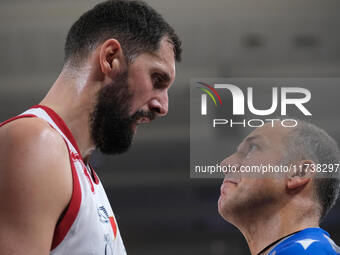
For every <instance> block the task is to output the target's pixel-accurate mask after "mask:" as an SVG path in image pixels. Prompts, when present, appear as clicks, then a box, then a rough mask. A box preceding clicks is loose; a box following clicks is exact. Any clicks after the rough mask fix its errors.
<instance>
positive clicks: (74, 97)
mask: <svg viewBox="0 0 340 255" xmlns="http://www.w3.org/2000/svg"><path fill="white" fill-rule="evenodd" d="M78 77H81V78H78ZM88 78H89V77H86V76H85V77H84V76H81V75H79V76H76V75H75V76H71V77H70V76H68V75H65V74H63V73H61V74H60V76H59V77H58V79H57V80H56V82H55V83H54V84H53V86H52V88H51V89H50V91H49V92H48V94H47V95H46V96H45V98H44V99H43V100H42V101H41V102H40V104H41V105H45V106H47V107H50V108H51V109H53V110H54V111H55V112H56V113H57V114H58V115H59V116H60V117H61V118H62V119H63V120H64V122H65V123H66V125H67V127H68V128H69V129H70V131H71V133H72V134H73V136H74V138H75V140H76V142H77V145H78V147H79V150H80V153H81V156H82V157H83V159H85V160H87V159H88V158H89V156H90V155H91V153H92V152H93V151H94V149H95V146H94V144H93V142H92V140H91V136H90V127H89V118H90V114H91V112H92V110H93V106H94V100H95V98H96V91H97V90H98V88H95V86H89V85H88Z"/></svg>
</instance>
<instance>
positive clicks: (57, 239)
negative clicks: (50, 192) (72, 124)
mask: <svg viewBox="0 0 340 255" xmlns="http://www.w3.org/2000/svg"><path fill="white" fill-rule="evenodd" d="M32 108H42V109H43V110H46V109H49V108H47V107H40V106H33V107H32ZM45 108H46V109H45ZM46 112H47V113H48V114H49V115H50V117H51V118H52V120H53V121H54V122H55V123H56V124H57V125H58V127H59V128H60V130H62V131H63V132H65V133H64V134H65V135H66V136H67V137H68V138H69V139H73V140H74V138H73V136H72V134H71V132H70V131H69V129H68V128H67V126H66V125H65V123H64V121H63V120H62V119H61V118H60V117H59V116H58V115H57V114H56V113H55V112H54V111H52V110H51V109H49V110H46ZM27 117H31V118H34V117H38V116H36V115H34V114H23V115H18V116H15V117H13V118H10V119H8V120H6V121H4V122H2V123H0V127H2V126H4V125H5V124H7V123H8V122H11V121H14V120H16V119H21V118H27ZM49 124H50V123H49ZM50 126H51V124H50ZM51 127H52V126H51ZM52 128H53V127H52ZM67 132H68V133H69V134H67ZM69 135H71V136H69ZM64 141H65V139H64ZM70 142H72V140H70ZM65 144H66V146H67V149H68V151H69V157H70V164H71V171H72V180H73V188H72V197H71V200H70V203H69V204H68V206H67V208H66V209H65V211H64V214H63V216H62V218H61V219H60V221H59V222H58V223H57V225H56V227H55V229H54V235H53V240H52V247H51V250H53V249H54V248H55V247H57V246H58V245H59V244H60V243H61V242H62V241H63V240H64V238H65V236H66V234H67V232H68V231H69V230H70V228H71V226H72V224H73V222H74V220H75V219H76V217H77V215H78V212H79V209H80V203H81V189H80V183H79V179H78V174H77V170H76V168H75V166H74V162H73V160H72V156H71V150H70V148H69V146H68V144H67V142H66V141H65ZM72 144H73V146H74V147H75V149H76V150H78V151H79V149H78V147H77V144H76V143H75V141H74V143H73V142H72Z"/></svg>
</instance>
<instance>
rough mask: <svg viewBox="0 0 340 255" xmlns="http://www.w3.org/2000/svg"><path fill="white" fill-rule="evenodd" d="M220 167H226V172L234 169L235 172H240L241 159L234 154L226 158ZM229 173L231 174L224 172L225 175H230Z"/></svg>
mask: <svg viewBox="0 0 340 255" xmlns="http://www.w3.org/2000/svg"><path fill="white" fill-rule="evenodd" d="M220 165H221V166H222V167H224V168H225V169H226V170H231V169H232V170H233V171H234V170H237V171H238V170H239V167H240V165H241V164H240V161H239V158H238V157H237V156H236V155H235V154H233V155H231V156H229V157H227V158H225V159H224V160H223V161H222V162H221V163H220ZM228 173H229V171H226V172H224V174H228Z"/></svg>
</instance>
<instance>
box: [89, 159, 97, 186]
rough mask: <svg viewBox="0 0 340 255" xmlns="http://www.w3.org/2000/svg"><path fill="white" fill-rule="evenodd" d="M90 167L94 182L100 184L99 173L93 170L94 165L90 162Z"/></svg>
mask: <svg viewBox="0 0 340 255" xmlns="http://www.w3.org/2000/svg"><path fill="white" fill-rule="evenodd" d="M89 167H90V169H91V172H92V176H93V181H94V183H95V184H97V185H98V184H99V178H98V175H97V173H96V172H95V171H94V170H93V167H92V165H91V164H90V163H89Z"/></svg>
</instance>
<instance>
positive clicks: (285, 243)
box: [268, 228, 340, 255]
mask: <svg viewBox="0 0 340 255" xmlns="http://www.w3.org/2000/svg"><path fill="white" fill-rule="evenodd" d="M300 254H303V255H340V248H339V247H338V246H337V245H336V244H335V243H334V241H333V240H332V239H331V238H330V237H329V234H328V233H327V232H326V231H324V230H323V229H321V228H306V229H304V230H302V231H300V232H298V233H296V234H293V235H291V236H289V237H287V238H285V239H283V240H282V241H281V242H279V243H278V244H277V245H275V246H274V248H272V249H271V250H270V252H269V253H268V255H300Z"/></svg>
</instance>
